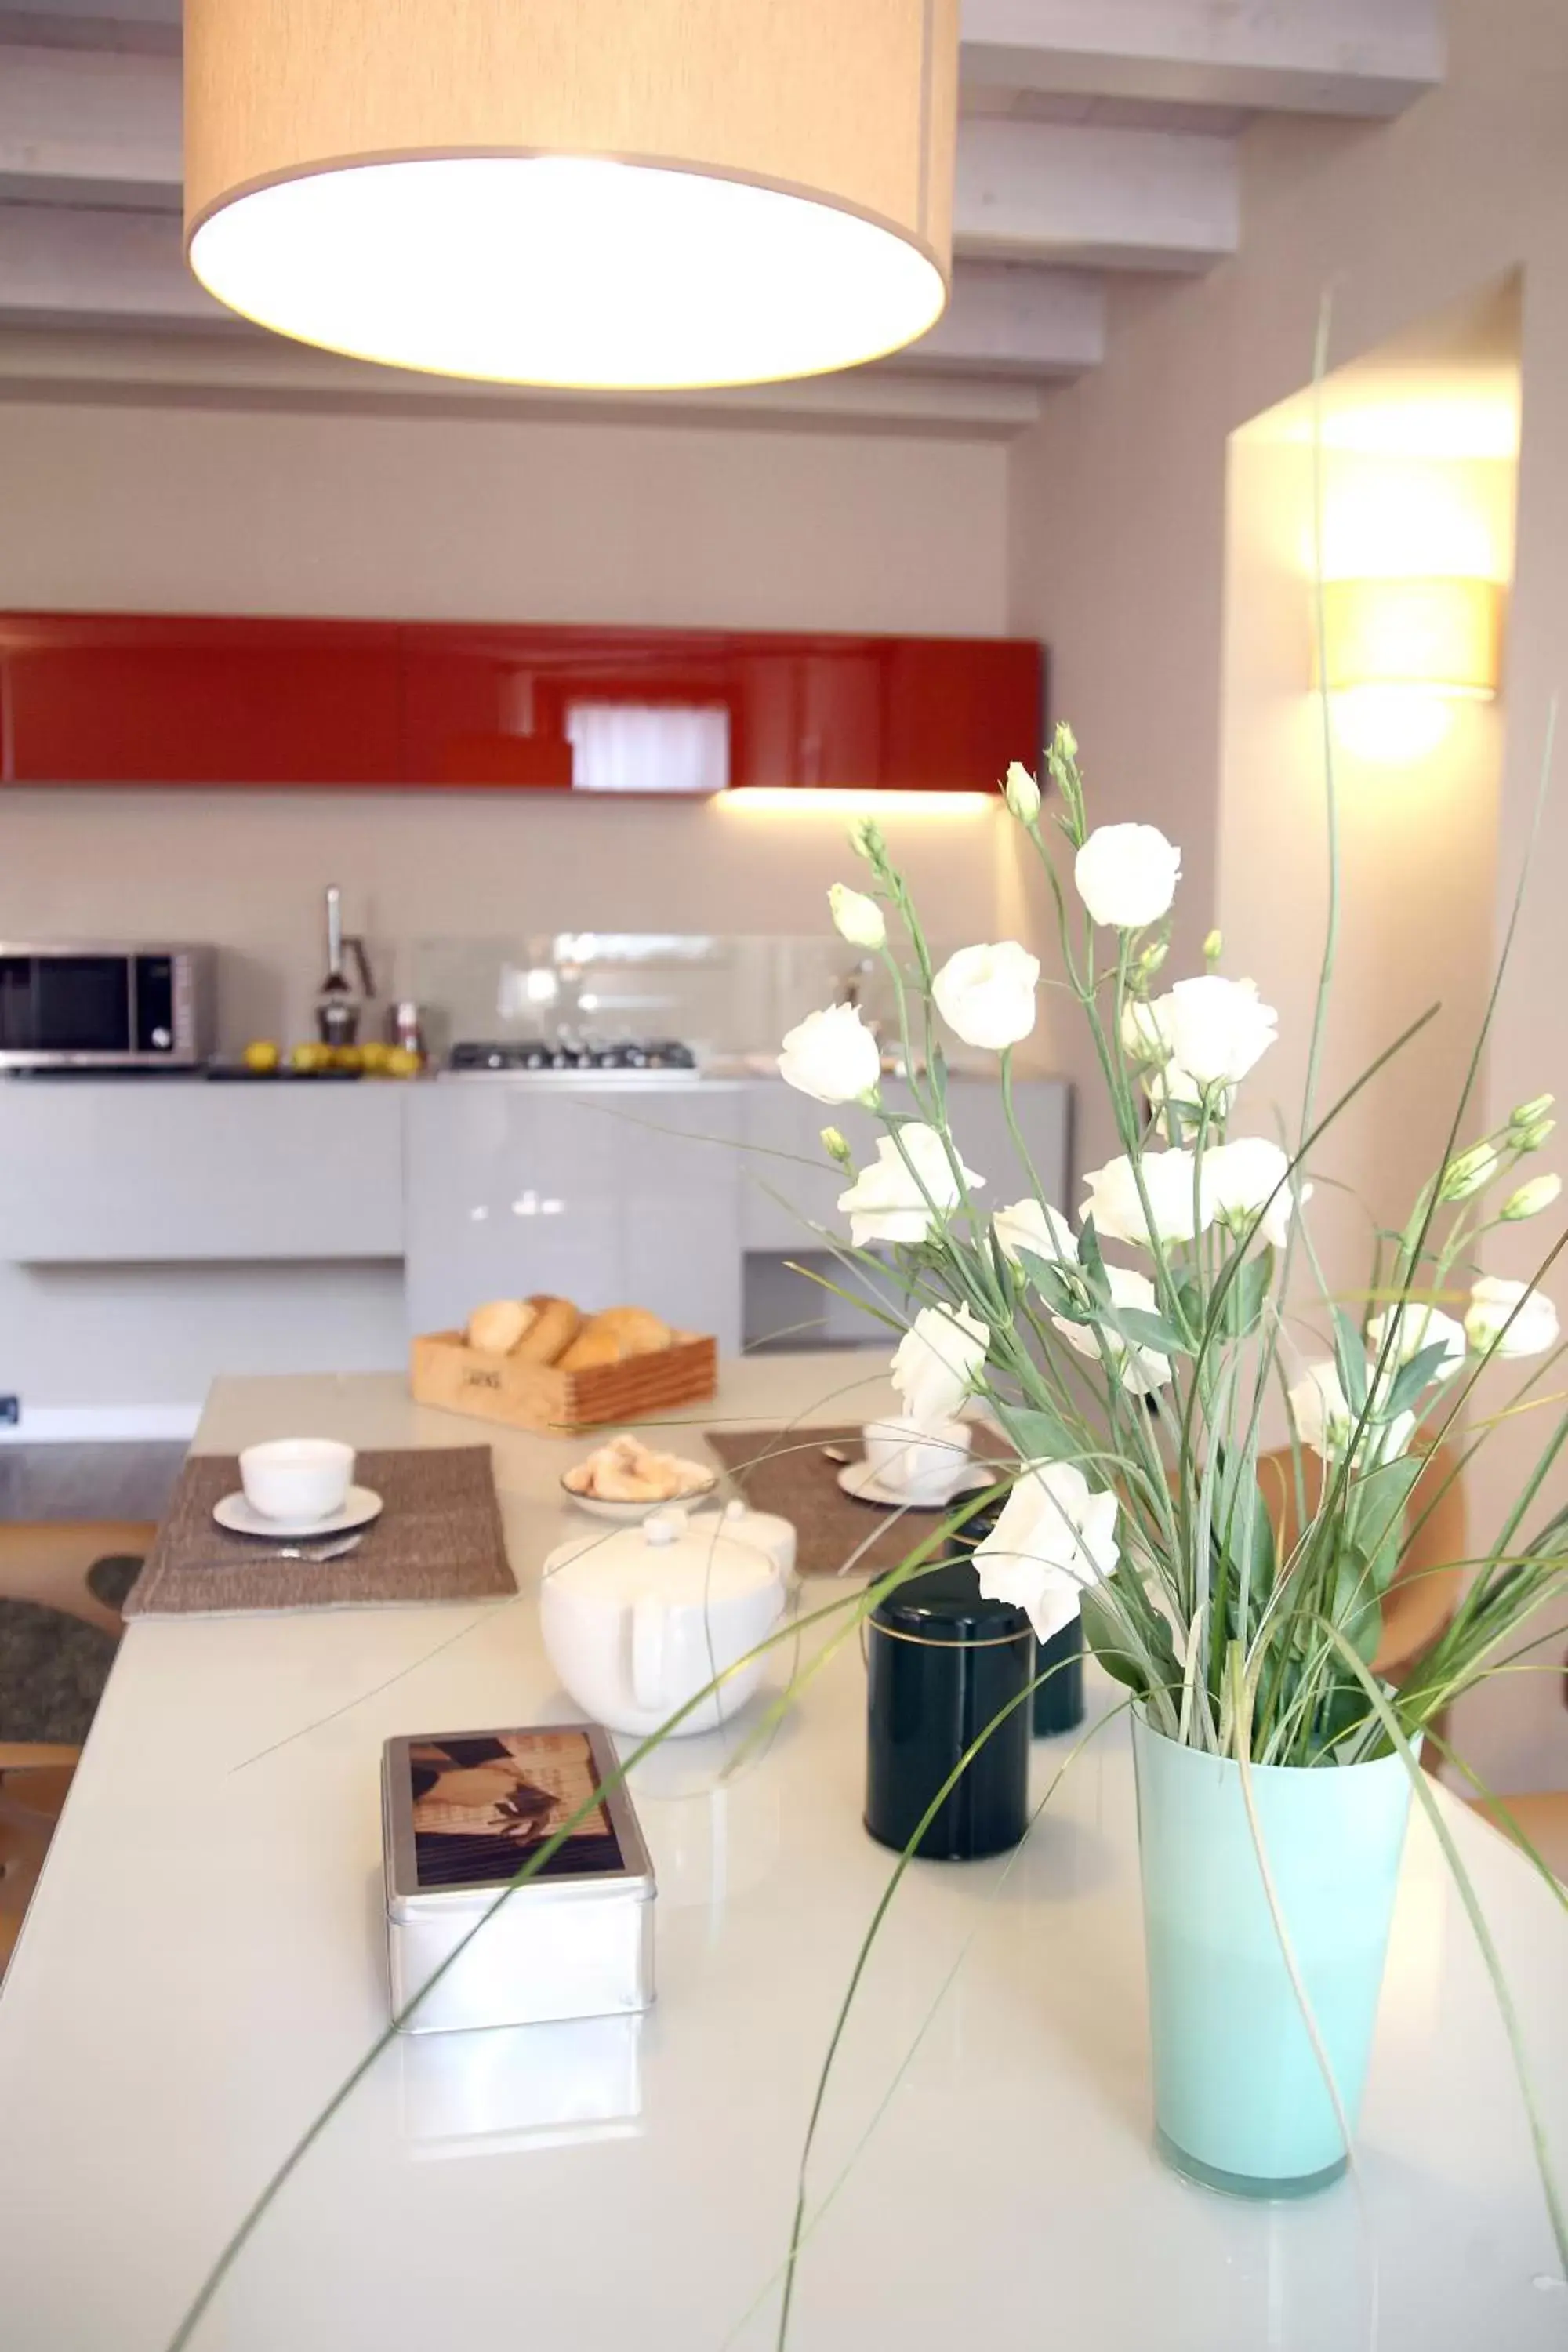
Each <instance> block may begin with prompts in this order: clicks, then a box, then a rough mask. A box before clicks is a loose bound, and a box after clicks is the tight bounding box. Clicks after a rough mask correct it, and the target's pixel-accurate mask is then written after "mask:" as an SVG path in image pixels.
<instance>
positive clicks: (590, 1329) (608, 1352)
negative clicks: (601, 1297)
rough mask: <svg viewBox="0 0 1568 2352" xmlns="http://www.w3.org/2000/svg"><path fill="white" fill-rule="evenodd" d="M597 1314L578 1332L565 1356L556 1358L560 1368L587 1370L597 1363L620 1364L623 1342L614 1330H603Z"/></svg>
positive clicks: (570, 1370) (564, 1370)
mask: <svg viewBox="0 0 1568 2352" xmlns="http://www.w3.org/2000/svg"><path fill="white" fill-rule="evenodd" d="M597 1323H598V1318H597V1317H596V1316H595V1317H594V1318H593V1319H592V1320H591V1321H589V1322H587V1323H584V1326H583V1328H582V1329H581V1330H580V1331H579V1332H578V1334H577V1337H576V1338H575V1339H574V1340H573V1342H572V1345H571V1346H570V1347H569V1348H568V1349H567V1350H566V1352H565V1354H564V1355H563V1356H558V1357H557V1358H556V1365H557V1368H558V1370H561V1371H563V1372H586V1371H589V1370H592V1369H593V1367H594V1366H595V1364H618V1363H619V1362H620V1360H621V1354H622V1349H621V1343H620V1341H619V1340H618V1339H616V1335H615V1333H614V1332H613V1331H601V1330H599V1329H598V1328H596V1326H597Z"/></svg>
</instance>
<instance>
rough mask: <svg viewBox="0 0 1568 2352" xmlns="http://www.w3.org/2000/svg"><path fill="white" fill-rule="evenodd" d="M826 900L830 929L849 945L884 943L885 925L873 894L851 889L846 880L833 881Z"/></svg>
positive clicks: (878, 945) (874, 945)
mask: <svg viewBox="0 0 1568 2352" xmlns="http://www.w3.org/2000/svg"><path fill="white" fill-rule="evenodd" d="M827 903H828V906H829V907H830V908H831V909H832V912H833V928H834V929H835V930H836V931H837V934H838V936H839V938H840V939H841V940H848V942H849V944H850V946H851V947H852V948H879V947H885V946H886V945H887V940H888V926H887V924H886V923H885V922H884V921H883V919H882V909H881V908H880V907H879V906H878V904H877V901H876V900H875V898H867V896H866V893H865V892H864V891H863V890H851V889H850V888H849V887H848V885H847V883H843V882H835V883H834V884H833V886H832V887H831V888H830V889H829V891H828V893H827Z"/></svg>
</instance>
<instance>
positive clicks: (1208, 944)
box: [1204, 931, 1225, 971]
mask: <svg viewBox="0 0 1568 2352" xmlns="http://www.w3.org/2000/svg"><path fill="white" fill-rule="evenodd" d="M1224 950H1225V941H1224V940H1222V939H1221V937H1220V935H1219V933H1218V932H1217V931H1211V932H1210V933H1209V935H1208V937H1207V939H1206V940H1205V941H1204V961H1205V963H1206V964H1207V965H1208V966H1209V968H1210V970H1211V971H1212V970H1213V968H1214V966H1215V964H1216V963H1218V961H1219V960H1220V957H1221V955H1222V954H1223V953H1224Z"/></svg>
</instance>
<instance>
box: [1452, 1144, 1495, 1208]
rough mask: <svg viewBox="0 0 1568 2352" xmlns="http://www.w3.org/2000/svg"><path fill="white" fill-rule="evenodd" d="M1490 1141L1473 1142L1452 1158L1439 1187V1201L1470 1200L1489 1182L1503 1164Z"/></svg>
mask: <svg viewBox="0 0 1568 2352" xmlns="http://www.w3.org/2000/svg"><path fill="white" fill-rule="evenodd" d="M1501 1164H1502V1163H1501V1162H1500V1160H1499V1159H1498V1156H1497V1153H1496V1151H1495V1150H1493V1149H1492V1146H1491V1145H1490V1144H1489V1143H1472V1144H1471V1146H1470V1148H1469V1150H1468V1151H1461V1152H1459V1153H1458V1156H1457V1157H1456V1158H1455V1159H1453V1160H1449V1162H1448V1165H1447V1168H1445V1170H1444V1171H1443V1180H1442V1182H1441V1183H1440V1184H1439V1185H1438V1187H1437V1198H1438V1199H1439V1201H1468V1200H1469V1199H1470V1198H1471V1197H1472V1195H1473V1194H1475V1193H1477V1192H1480V1191H1482V1190H1483V1188H1484V1187H1485V1186H1486V1185H1488V1184H1489V1183H1490V1182H1491V1181H1492V1178H1493V1177H1494V1176H1495V1175H1496V1174H1497V1172H1498V1170H1499V1168H1500V1166H1501Z"/></svg>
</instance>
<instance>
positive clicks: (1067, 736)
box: [1051, 719, 1078, 760]
mask: <svg viewBox="0 0 1568 2352" xmlns="http://www.w3.org/2000/svg"><path fill="white" fill-rule="evenodd" d="M1051 749H1052V750H1053V751H1055V753H1056V755H1057V757H1058V760H1076V759H1077V758H1078V737H1077V736H1076V735H1075V734H1074V733H1073V731H1072V729H1071V728H1070V727H1069V726H1068V723H1067V720H1066V719H1058V721H1057V731H1056V734H1055V736H1054V737H1053V738H1052V741H1051Z"/></svg>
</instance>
